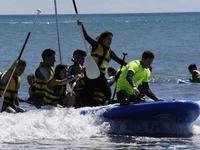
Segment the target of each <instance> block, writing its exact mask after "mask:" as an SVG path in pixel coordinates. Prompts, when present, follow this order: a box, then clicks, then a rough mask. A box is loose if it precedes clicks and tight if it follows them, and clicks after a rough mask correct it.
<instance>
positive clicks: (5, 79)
mask: <svg viewBox="0 0 200 150" xmlns="http://www.w3.org/2000/svg"><path fill="white" fill-rule="evenodd" d="M15 67H17V61H15V62H14V63H13V64H12V66H11V67H10V68H9V69H8V71H6V72H5V73H4V74H3V75H2V76H1V79H0V83H1V84H7V82H8V80H9V78H10V76H11V74H12V72H13V69H14V68H15Z"/></svg>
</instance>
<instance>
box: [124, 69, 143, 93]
mask: <svg viewBox="0 0 200 150" xmlns="http://www.w3.org/2000/svg"><path fill="white" fill-rule="evenodd" d="M133 75H134V72H133V71H132V70H129V71H128V73H127V75H126V80H127V81H128V83H129V84H130V85H131V86H132V87H133V93H134V94H135V95H136V96H139V95H140V92H139V90H138V88H137V87H136V86H135V83H134V81H133Z"/></svg>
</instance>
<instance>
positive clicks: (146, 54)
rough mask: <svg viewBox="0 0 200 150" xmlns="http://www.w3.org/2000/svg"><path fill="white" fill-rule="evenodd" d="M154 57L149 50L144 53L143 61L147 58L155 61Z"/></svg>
mask: <svg viewBox="0 0 200 150" xmlns="http://www.w3.org/2000/svg"><path fill="white" fill-rule="evenodd" d="M154 57H155V56H154V54H153V53H152V52H151V51H149V50H147V51H144V52H143V54H142V59H147V58H152V59H154Z"/></svg>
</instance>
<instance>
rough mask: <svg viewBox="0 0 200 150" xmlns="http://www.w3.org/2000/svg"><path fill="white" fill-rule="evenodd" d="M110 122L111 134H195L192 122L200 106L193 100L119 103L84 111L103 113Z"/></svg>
mask: <svg viewBox="0 0 200 150" xmlns="http://www.w3.org/2000/svg"><path fill="white" fill-rule="evenodd" d="M99 112H100V116H101V117H102V118H104V121H106V122H109V124H110V127H111V128H110V133H115V134H133V135H145V136H191V135H192V125H193V124H192V123H193V122H194V121H195V120H196V119H197V118H198V116H199V113H200V107H199V105H198V104H197V103H195V102H191V101H163V102H148V103H139V104H130V105H125V106H121V105H119V104H114V105H108V106H102V107H94V108H90V109H88V110H86V109H85V110H82V111H81V114H84V115H87V114H99Z"/></svg>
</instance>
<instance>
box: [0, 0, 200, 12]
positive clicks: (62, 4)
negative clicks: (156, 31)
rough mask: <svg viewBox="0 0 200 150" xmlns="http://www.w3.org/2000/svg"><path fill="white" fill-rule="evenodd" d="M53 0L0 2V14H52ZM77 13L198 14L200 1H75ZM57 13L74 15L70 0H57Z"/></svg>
mask: <svg viewBox="0 0 200 150" xmlns="http://www.w3.org/2000/svg"><path fill="white" fill-rule="evenodd" d="M53 1H54V0H0V14H33V13H35V10H36V9H38V8H39V9H41V10H42V11H43V14H52V13H54V3H53ZM76 3H77V7H78V10H79V13H84V14H85V13H90V14H91V13H146V12H199V11H200V0H76ZM57 5H58V13H62V14H72V13H74V10H73V5H72V1H71V0H57Z"/></svg>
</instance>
